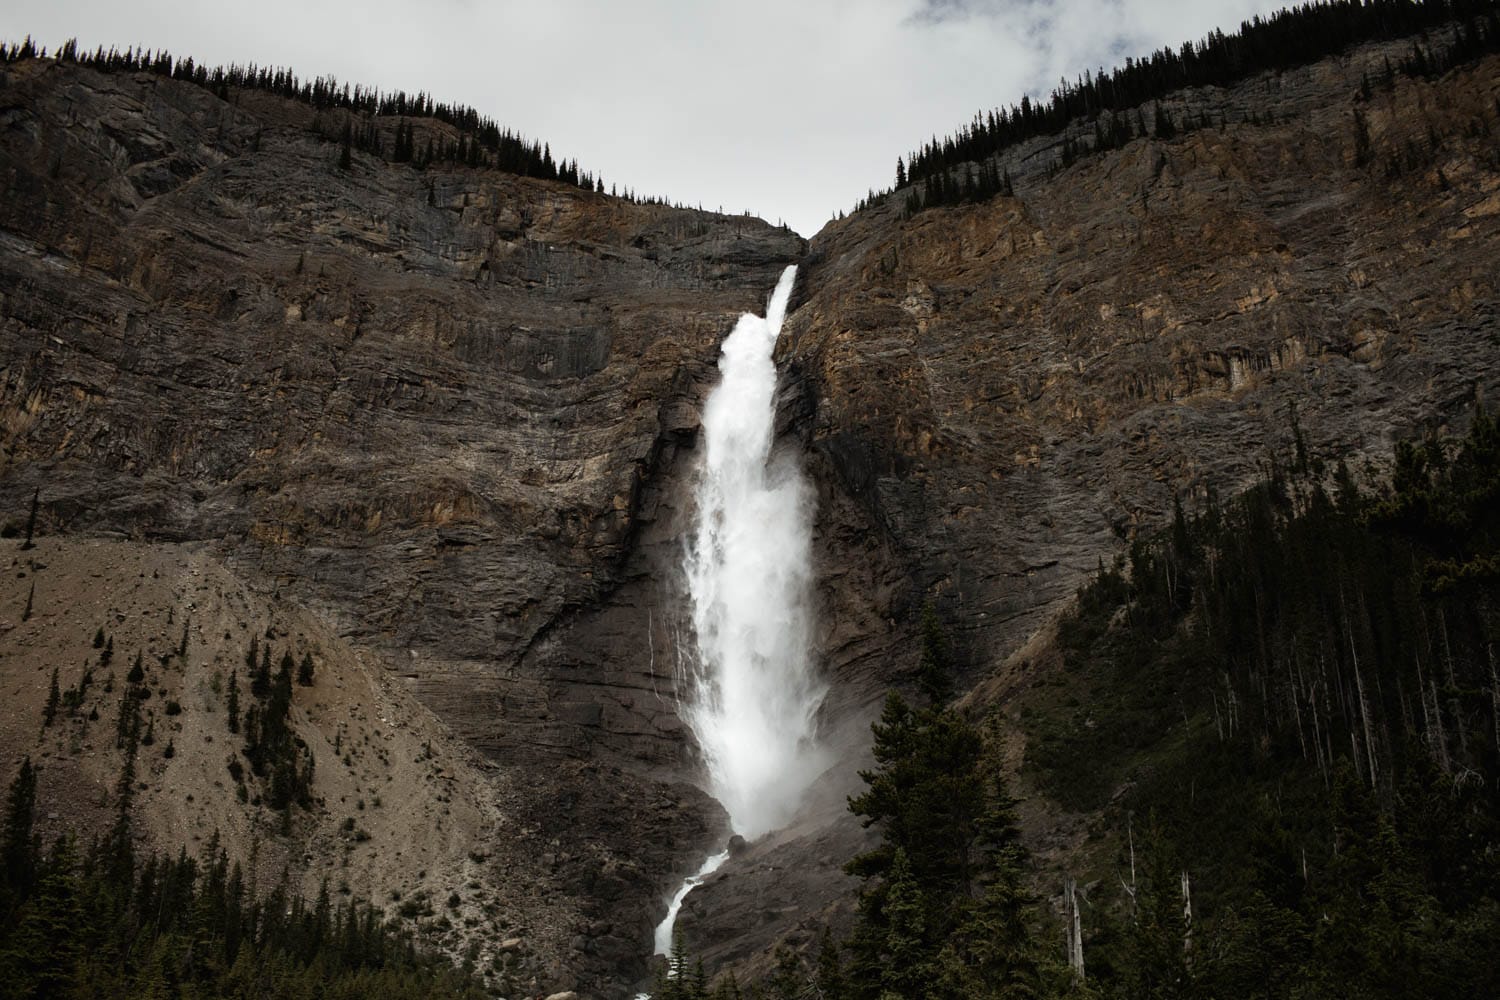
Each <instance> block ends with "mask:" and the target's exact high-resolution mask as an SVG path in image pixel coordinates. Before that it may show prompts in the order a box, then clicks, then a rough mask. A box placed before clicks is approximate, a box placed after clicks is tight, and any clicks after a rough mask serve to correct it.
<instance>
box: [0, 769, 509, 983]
mask: <svg viewBox="0 0 1500 1000" xmlns="http://www.w3.org/2000/svg"><path fill="white" fill-rule="evenodd" d="M37 776H38V775H37V769H36V768H34V767H33V766H32V764H31V761H30V760H29V759H28V760H26V761H25V762H24V763H23V764H22V767H21V770H20V772H19V773H18V774H17V776H16V778H15V780H14V782H12V784H11V787H10V792H9V796H8V799H7V802H6V811H5V820H4V823H5V825H4V829H3V831H0V853H3V854H4V859H5V868H4V873H3V876H0V996H4V997H7V998H11V997H14V998H18V1000H19V998H36V1000H66V998H72V997H78V998H84V997H121V998H133V997H141V998H146V997H152V998H156V997H185V998H186V997H223V998H245V1000H249V998H271V997H275V998H278V1000H281V998H300V997H306V998H312V997H321V998H330V1000H332V998H350V1000H353V998H357V997H358V998H362V997H373V996H379V997H394V998H404V997H410V998H413V1000H416V998H419V997H420V998H429V997H432V998H446V997H451V998H455V1000H457V998H478V997H481V996H484V995H485V994H484V992H483V991H482V989H481V988H480V985H479V983H478V981H477V979H475V978H474V977H472V976H470V975H469V974H468V973H466V972H464V971H461V970H458V969H455V968H454V967H453V966H452V965H451V964H449V962H448V960H447V959H446V958H445V957H433V956H427V955H423V954H421V953H420V952H418V951H417V949H416V947H415V946H414V944H413V942H412V941H411V939H410V937H408V936H406V935H404V934H400V933H397V932H396V931H393V930H392V929H391V928H390V927H389V926H388V925H387V923H386V920H385V918H384V916H383V914H382V912H381V911H380V909H379V908H378V907H372V906H370V905H369V904H368V903H364V902H361V901H359V900H355V899H350V900H341V901H339V902H337V903H335V902H334V901H333V900H332V899H331V897H330V894H329V891H328V887H327V884H326V882H325V883H324V886H323V889H322V891H321V892H320V893H319V895H318V898H317V899H316V900H315V901H313V902H312V903H308V902H307V901H305V900H303V899H302V898H301V897H300V896H297V895H296V894H295V893H293V892H291V891H290V890H289V888H288V886H287V883H286V881H285V879H283V880H281V881H280V882H278V883H277V884H276V885H274V886H272V887H271V888H270V889H269V891H266V892H260V893H258V892H257V891H256V888H255V886H254V884H253V879H252V878H249V877H247V876H246V874H245V873H244V871H243V870H242V868H241V866H240V863H239V862H238V861H235V862H233V863H231V862H230V860H229V858H228V856H227V855H226V853H225V852H224V851H223V849H221V848H220V847H219V846H218V843H217V838H215V839H214V840H213V841H211V842H210V843H209V845H208V847H207V849H206V850H205V852H204V854H203V856H202V857H201V858H192V857H189V856H188V855H187V853H186V852H182V853H179V854H178V855H177V857H176V858H169V857H162V856H158V855H155V854H150V855H146V856H144V857H143V856H141V855H140V854H139V853H138V852H137V851H136V850H135V849H134V847H133V846H132V836H131V831H130V822H129V806H130V794H131V792H130V788H131V783H132V782H133V780H134V771H133V762H132V763H131V764H127V767H126V771H125V773H124V774H122V775H121V779H120V787H119V789H118V790H117V792H118V794H117V801H118V802H119V803H120V808H119V812H118V818H117V821H116V824H115V827H114V829H113V830H112V831H111V833H110V834H109V835H108V836H106V837H102V838H99V839H97V840H95V841H94V842H93V843H91V844H89V845H87V846H81V845H79V844H78V843H76V842H75V841H74V840H73V839H72V838H70V837H63V838H61V839H59V840H58V841H57V842H56V843H55V844H53V845H51V847H50V848H49V849H47V850H45V851H44V850H43V849H42V846H41V845H40V844H39V843H38V842H37V840H36V837H35V836H34V834H33V822H34V819H35V809H36V787H37Z"/></svg>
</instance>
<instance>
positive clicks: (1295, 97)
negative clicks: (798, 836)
mask: <svg viewBox="0 0 1500 1000" xmlns="http://www.w3.org/2000/svg"><path fill="white" fill-rule="evenodd" d="M1431 44H1435V45H1436V44H1439V41H1438V40H1437V39H1434V40H1433V41H1432V43H1431ZM1410 52H1411V43H1410V42H1409V41H1402V42H1395V43H1388V44H1384V45H1374V46H1367V47H1365V48H1362V49H1359V50H1357V51H1355V52H1353V53H1351V54H1349V55H1347V56H1344V57H1340V58H1335V59H1327V60H1324V61H1322V62H1319V63H1317V64H1315V65H1312V66H1308V67H1304V68H1301V69H1296V70H1289V71H1285V72H1281V73H1267V74H1264V75H1262V76H1259V77H1255V78H1253V79H1251V80H1248V81H1246V82H1245V83H1243V84H1240V85H1238V86H1235V87H1233V88H1229V89H1219V88H1204V89H1201V90H1194V91H1189V92H1184V93H1180V94H1177V95H1175V96H1173V97H1172V98H1171V99H1169V100H1167V101H1164V102H1163V107H1164V110H1166V111H1167V113H1169V114H1171V115H1172V116H1174V117H1175V118H1176V120H1177V121H1179V122H1182V121H1187V120H1189V119H1190V118H1191V119H1193V120H1196V119H1199V118H1200V117H1206V118H1207V119H1208V120H1209V121H1211V122H1212V123H1213V125H1212V127H1209V128H1205V129H1201V130H1198V131H1193V132H1190V133H1188V134H1186V135H1180V136H1177V137H1175V138H1172V139H1170V140H1159V139H1156V138H1140V139H1136V140H1135V141H1133V142H1130V143H1129V144H1128V145H1126V146H1125V147H1124V148H1123V149H1120V150H1117V151H1113V152H1107V153H1103V154H1100V155H1097V156H1093V157H1087V158H1084V159H1082V160H1080V161H1079V162H1077V163H1075V164H1073V165H1071V166H1067V167H1064V166H1063V165H1062V160H1063V149H1064V145H1065V144H1066V143H1068V142H1070V141H1071V142H1078V141H1080V140H1081V139H1082V138H1084V137H1086V136H1090V135H1092V134H1093V125H1092V124H1090V123H1088V122H1078V123H1075V125H1073V126H1072V127H1071V128H1070V129H1069V130H1068V131H1066V132H1064V133H1063V134H1059V135H1057V136H1054V137H1050V138H1047V139H1039V140H1033V141H1031V142H1029V143H1026V144H1023V145H1021V146H1019V147H1017V148H1015V149H1013V150H1011V151H1009V152H1008V153H1007V154H1005V156H1004V157H1003V159H1002V161H1001V163H1000V164H999V165H998V166H999V168H1000V171H1004V172H1006V173H1008V174H1009V175H1010V176H1011V178H1012V179H1013V181H1014V188H1015V194H1014V196H1013V197H996V198H993V199H991V200H989V201H987V202H985V203H982V204H977V205H968V206H961V207H948V208H934V209H929V210H926V211H922V212H919V213H917V214H916V215H914V216H910V217H906V213H905V211H904V201H905V199H904V196H903V193H902V192H897V193H896V194H895V195H893V196H892V197H890V198H889V199H888V200H886V201H885V202H884V203H883V204H880V205H877V206H875V207H873V208H870V209H866V210H863V211H860V212H857V213H855V214H853V215H852V216H850V217H849V218H848V219H846V220H842V221H839V222H835V223H832V224H830V225H829V227H828V228H826V229H825V230H824V231H823V232H821V233H820V234H818V236H817V237H816V238H815V239H814V240H813V243H812V247H811V251H810V254H809V260H808V264H807V266H806V268H805V275H804V278H803V285H802V287H803V289H804V290H805V295H806V298H805V300H804V301H803V303H802V304H801V306H800V307H799V308H798V309H797V311H796V312H795V313H794V314H793V315H792V317H791V318H790V319H789V320H788V336H787V338H786V339H785V340H784V342H783V348H784V351H783V355H784V362H785V365H786V367H787V369H788V370H789V371H791V372H794V373H796V374H797V376H798V378H800V379H801V383H800V385H801V391H802V393H803V394H804V396H805V397H806V398H807V399H808V400H809V402H808V408H809V410H810V411H811V412H809V413H808V415H807V417H806V419H805V421H803V422H802V423H801V424H799V427H800V429H801V431H802V433H803V434H804V436H805V438H806V440H807V442H808V446H809V448H810V449H811V451H812V453H813V455H814V459H813V462H814V466H815V467H816V468H817V469H818V470H819V472H820V474H821V475H822V476H823V477H824V478H825V486H824V489H825V492H826V493H842V494H843V496H844V497H846V498H847V500H845V501H844V506H842V507H839V506H829V507H825V509H824V511H823V531H824V532H825V534H826V535H828V536H831V537H836V538H860V537H870V536H873V537H875V538H878V539H880V540H881V543H882V546H883V550H884V551H886V552H888V553H889V554H890V559H891V560H892V561H893V562H894V564H895V565H896V566H898V567H901V572H900V574H898V577H899V578H900V579H902V580H903V581H905V582H906V585H905V586H904V587H900V588H897V589H896V590H894V591H889V590H888V591H884V592H882V591H880V590H878V589H872V590H871V591H870V593H871V594H875V595H879V596H878V598H877V600H879V601H880V611H879V612H878V614H879V616H880V617H881V618H885V619H896V620H899V621H901V622H903V623H905V624H904V627H903V628H902V629H900V630H887V629H882V628H880V627H876V628H874V629H871V630H868V631H865V632H863V633H862V642H863V643H864V644H865V648H866V649H869V648H870V647H874V648H876V649H877V650H879V649H884V650H886V652H885V654H884V656H885V660H884V661H896V662H898V663H899V664H901V666H902V667H904V669H906V670H911V669H914V668H915V667H916V665H917V653H916V651H915V650H914V648H913V642H912V632H911V622H912V619H913V618H914V617H915V614H914V613H913V609H914V608H916V607H918V606H920V604H921V603H922V601H923V600H925V599H930V600H932V601H934V602H935V604H936V605H937V607H938V608H939V609H940V611H941V615H942V617H943V619H944V620H945V622H946V625H947V628H948V631H949V634H950V638H951V640H952V642H953V646H954V652H955V654H956V656H957V658H958V660H959V661H960V663H959V665H960V668H961V669H962V670H963V671H964V673H965V676H966V677H967V678H968V680H969V681H970V682H971V683H972V682H978V683H979V690H978V691H976V692H975V695H974V698H973V700H974V702H975V703H976V704H979V705H986V704H992V703H996V702H998V703H1000V704H1002V705H1004V704H1006V703H1007V699H1008V698H1009V697H1010V696H1012V695H1014V694H1015V693H1016V692H1018V691H1020V690H1024V689H1026V688H1030V687H1032V686H1034V685H1038V684H1046V683H1048V682H1049V680H1050V679H1051V673H1050V672H1051V671H1054V670H1056V669H1058V666H1059V661H1058V659H1057V657H1056V654H1055V651H1054V650H1052V648H1051V636H1050V632H1049V631H1048V629H1047V623H1048V622H1049V621H1050V620H1051V619H1052V618H1053V617H1054V616H1055V615H1056V614H1057V612H1058V611H1059V609H1060V608H1063V607H1066V605H1067V604H1068V602H1069V600H1070V599H1071V597H1072V595H1073V594H1074V592H1075V590H1076V589H1077V587H1078V586H1079V584H1080V583H1081V582H1082V581H1083V580H1085V579H1086V578H1087V576H1088V575H1089V574H1091V573H1092V572H1093V571H1094V570H1095V568H1096V567H1097V566H1098V565H1099V563H1100V560H1101V559H1102V560H1104V561H1105V562H1108V561H1109V560H1110V559H1111V558H1112V556H1113V554H1114V553H1116V552H1118V551H1119V550H1120V548H1121V547H1122V545H1123V542H1124V540H1125V539H1128V538H1130V537H1132V536H1133V535H1134V534H1136V533H1137V532H1138V531H1141V530H1144V529H1152V528H1155V527H1159V526H1162V525H1164V524H1165V523H1166V522H1167V521H1168V520H1169V519H1170V517H1171V514H1172V510H1173V499H1174V497H1181V498H1182V500H1183V502H1184V503H1185V504H1187V505H1188V506H1189V507H1191V506H1192V505H1193V503H1194V498H1195V497H1196V498H1200V499H1201V497H1202V496H1203V495H1204V494H1205V492H1206V491H1209V490H1214V491H1217V492H1218V493H1219V494H1220V495H1223V496H1228V495H1231V494H1232V493H1234V492H1236V491H1238V490H1239V489H1242V488H1244V487H1245V486H1247V485H1248V484H1249V483H1250V482H1251V481H1252V480H1253V479H1254V478H1255V476H1256V475H1257V472H1258V470H1259V469H1260V468H1262V466H1263V464H1264V463H1265V462H1266V461H1267V460H1268V459H1270V458H1271V457H1273V456H1274V455H1278V454H1279V455H1282V456H1286V455H1290V454H1292V452H1293V448H1294V428H1295V427H1296V426H1299V425H1300V428H1301V433H1302V435H1303V436H1304V439H1305V443H1306V446H1307V447H1308V448H1309V449H1310V450H1311V452H1312V453H1313V454H1314V455H1317V456H1324V457H1336V456H1345V457H1348V458H1350V460H1351V463H1352V464H1353V465H1354V466H1355V467H1356V469H1358V468H1359V467H1360V466H1361V464H1362V461H1363V460H1364V459H1366V458H1368V459H1370V460H1372V461H1374V462H1376V463H1382V464H1383V463H1384V462H1386V461H1388V459H1389V456H1390V451H1391V447H1392V444H1393V442H1394V441H1396V440H1398V439H1404V438H1411V437H1414V436H1420V435H1422V434H1425V433H1427V432H1429V431H1439V432H1441V431H1443V430H1444V429H1445V428H1446V426H1447V422H1448V421H1449V420H1450V419H1455V418H1456V419H1458V420H1459V421H1460V426H1462V421H1463V420H1464V418H1465V415H1466V413H1467V412H1468V411H1469V409H1470V407H1471V406H1472V404H1473V403H1474V402H1475V401H1476V400H1490V401H1493V400H1494V399H1495V398H1496V390H1497V380H1500V368H1497V363H1500V287H1497V278H1496V271H1495V267H1494V261H1495V260H1496V259H1500V154H1497V152H1496V148H1497V147H1496V145H1495V140H1494V136H1495V135H1496V134H1500V103H1497V99H1500V60H1497V59H1496V58H1494V57H1488V58H1486V59H1484V60H1482V61H1480V62H1479V63H1477V64H1474V65H1469V66H1466V67H1463V68H1461V69H1458V70H1455V71H1453V72H1450V73H1448V74H1446V75H1444V76H1442V77H1441V78H1439V79H1423V78H1410V77H1406V76H1401V75H1395V76H1393V77H1392V78H1391V80H1390V85H1389V86H1388V87H1387V86H1384V85H1382V86H1380V87H1377V88H1375V89H1374V92H1373V93H1372V94H1370V95H1369V96H1368V97H1366V96H1364V95H1363V94H1362V90H1363V88H1364V86H1365V83H1366V81H1367V80H1382V79H1384V77H1385V70H1386V68H1387V66H1388V65H1392V64H1395V65H1399V64H1400V62H1401V60H1402V59H1403V58H1404V57H1405V56H1406V55H1408V54H1409V53H1410ZM1356 112H1357V113H1358V114H1359V115H1360V116H1362V117H1363V119H1364V121H1365V123H1366V126H1365V127H1366V128H1367V130H1368V137H1369V143H1370V154H1369V157H1368V162H1364V163H1360V162H1357V160H1359V159H1360V158H1361V157H1360V156H1359V155H1358V151H1357V148H1356V147H1357V141H1358V139H1357V125H1356ZM1151 114H1152V109H1150V108H1147V109H1144V115H1145V116H1146V117H1148V118H1149V117H1150V116H1151ZM1252 117H1253V120H1252ZM1221 122H1223V124H1222V125H1221V124H1220V123H1221ZM997 172H998V171H997ZM859 565H860V560H859V559H858V558H856V559H854V560H849V559H848V558H847V557H845V558H839V559H835V560H834V561H833V562H831V563H827V564H825V567H824V572H825V574H827V577H828V578H829V579H830V580H831V581H834V586H839V587H860V586H863V583H862V582H861V581H857V580H855V579H853V578H851V577H849V576H846V575H843V574H847V573H850V572H854V571H855V569H854V568H855V567H857V566H859ZM831 627H833V628H839V627H840V624H839V623H838V622H837V621H836V620H835V623H834V624H833V625H832V626H831ZM887 643H888V644H890V645H889V646H886V645H885V644H887ZM875 659H876V661H877V662H884V661H881V657H880V655H879V654H877V656H876V657H875ZM829 662H830V664H831V665H832V667H833V669H835V670H839V669H840V667H841V665H842V664H845V663H852V664H861V663H868V662H869V661H864V660H861V659H859V658H858V657H852V656H848V655H847V654H844V653H843V651H841V650H837V649H835V650H831V651H830V652H829ZM842 676H843V680H844V681H845V686H844V691H845V693H846V694H848V695H852V692H853V691H855V690H860V691H863V692H865V693H866V696H868V695H869V694H870V693H871V691H870V683H869V682H870V680H871V679H872V677H873V676H876V674H875V673H874V672H872V671H864V672H861V671H860V670H859V669H858V667H855V668H854V669H851V670H849V671H848V672H847V673H846V674H844V675H842ZM1012 710H1013V707H1012ZM865 711H866V712H867V713H868V711H869V705H868V702H867V703H866V708H865ZM1011 738H1012V740H1013V741H1015V742H1014V748H1013V759H1014V760H1015V761H1017V762H1018V761H1019V760H1020V754H1021V750H1022V744H1021V742H1020V741H1019V733H1012V734H1011ZM855 784H857V782H856V783H855ZM1026 812H1027V816H1028V830H1029V833H1030V834H1031V836H1032V837H1033V838H1034V843H1035V846H1037V847H1039V848H1044V851H1043V853H1044V855H1046V856H1047V857H1050V858H1052V860H1053V861H1056V860H1057V859H1058V858H1059V857H1060V856H1063V855H1065V854H1066V852H1067V851H1068V850H1069V849H1071V845H1072V844H1073V843H1074V842H1075V839H1076V836H1077V835H1078V833H1079V832H1080V831H1081V830H1082V829H1083V827H1084V826H1085V825H1086V820H1087V817H1077V816H1069V815H1066V814H1064V813H1061V812H1060V811H1059V810H1058V809H1057V808H1056V807H1055V806H1053V805H1052V804H1050V803H1047V802H1046V801H1045V800H1043V799H1041V798H1039V797H1034V799H1033V801H1032V802H1030V803H1028V805H1027V807H1026ZM863 836H867V834H865V833H863V832H862V831H860V830H859V829H858V827H857V824H856V823H855V821H854V819H853V818H852V817H847V816H845V817H842V818H839V819H836V820H835V821H834V826H833V827H831V828H823V829H820V830H819V831H818V832H817V833H816V834H813V835H810V836H808V837H807V838H806V840H805V841H803V842H794V843H790V844H787V843H781V844H779V845H776V846H774V847H773V846H771V845H767V846H766V847H765V848H763V849H761V850H758V851H755V852H752V853H751V856H750V857H749V858H747V859H746V860H745V861H744V862H743V863H731V865H729V866H726V868H725V869H724V870H723V871H722V873H721V874H720V875H719V876H718V877H717V878H716V879H715V880H713V881H711V882H710V883H709V885H708V886H707V887H705V888H704V889H702V890H698V891H696V892H695V893H694V895H693V896H692V897H689V905H688V907H687V911H686V916H685V917H684V919H683V921H682V923H683V926H684V928H685V932H686V934H687V940H688V944H689V946H690V947H691V948H696V949H701V950H703V951H704V952H705V953H706V954H708V955H709V956H711V957H712V958H720V957H726V958H734V959H752V958H753V956H756V955H758V954H761V953H762V952H763V951H764V949H766V948H768V947H769V946H770V945H771V944H773V943H774V941H775V940H776V938H777V935H779V934H781V933H783V931H782V927H783V926H784V925H785V923H792V924H793V925H794V926H795V927H796V930H794V931H793V933H792V938H791V941H792V943H793V944H796V945H799V946H805V945H808V944H811V943H813V942H815V941H816V938H817V932H818V928H819V925H820V923H821V921H822V920H823V919H824V915H823V914H822V913H820V912H819V911H818V907H816V906H808V905H806V903H805V902H803V901H802V900H800V899H799V898H798V897H799V891H798V889H797V888H794V887H793V886H792V885H789V884H788V883H789V881H790V880H789V879H787V878H786V877H785V876H784V875H782V874H780V873H781V872H784V871H787V870H790V871H800V872H804V873H805V875H804V877H806V878H807V879H808V884H809V885H815V886H821V887H825V889H826V891H828V892H835V891H840V890H839V887H840V886H842V887H843V888H842V890H841V891H843V892H844V893H845V894H846V895H845V898H844V903H845V904H846V905H847V903H848V902H849V899H848V896H847V893H848V891H849V889H848V882H842V883H841V882H840V881H839V880H838V879H837V878H836V877H834V873H836V871H837V868H838V865H839V864H840V863H841V862H842V861H843V860H846V859H848V858H849V857H851V856H853V854H854V853H855V852H856V850H858V849H859V846H860V844H861V843H862V840H861V838H862V837H863ZM1042 879H1043V887H1044V889H1045V890H1046V892H1048V893H1049V894H1050V893H1053V892H1057V891H1059V890H1060V887H1061V879H1060V877H1058V878H1057V880H1056V881H1055V882H1054V881H1053V876H1052V875H1050V874H1046V875H1043V876H1042ZM761 913H764V914H766V915H767V916H768V919H766V920H765V921H763V922H759V923H757V922H756V921H755V920H753V919H752V916H753V915H756V914H761ZM773 913H774V914H779V915H780V919H769V915H770V914H773ZM747 926H753V927H754V928H755V929H754V930H751V931H745V930H743V929H742V928H745V927H747ZM760 967H761V968H762V969H764V968H765V966H764V965H762V966H760Z"/></svg>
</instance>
